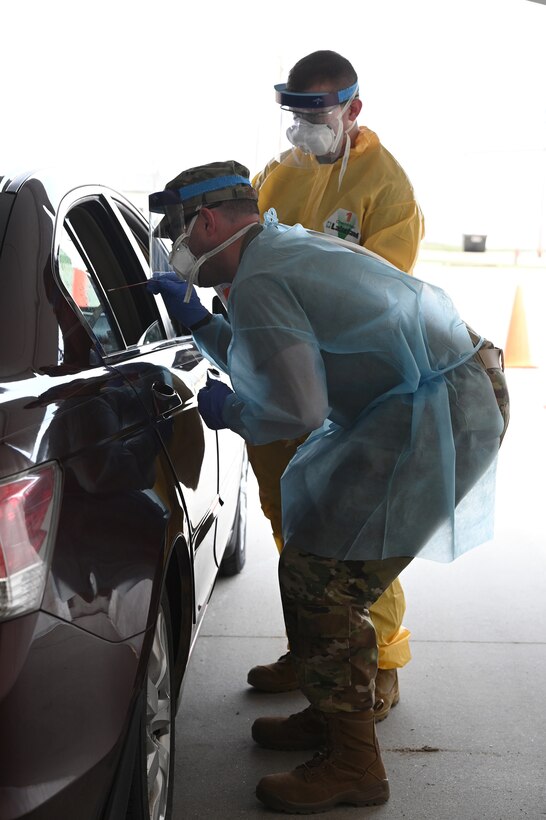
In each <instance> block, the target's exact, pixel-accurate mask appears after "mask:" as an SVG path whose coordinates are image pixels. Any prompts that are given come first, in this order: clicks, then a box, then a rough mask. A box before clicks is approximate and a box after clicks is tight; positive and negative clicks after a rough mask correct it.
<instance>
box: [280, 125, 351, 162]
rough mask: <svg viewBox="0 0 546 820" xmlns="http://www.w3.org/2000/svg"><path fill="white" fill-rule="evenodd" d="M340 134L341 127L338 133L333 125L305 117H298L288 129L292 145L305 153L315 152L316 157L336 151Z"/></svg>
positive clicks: (287, 134)
mask: <svg viewBox="0 0 546 820" xmlns="http://www.w3.org/2000/svg"><path fill="white" fill-rule="evenodd" d="M340 135H341V128H339V129H338V133H337V134H336V132H335V131H334V129H333V128H332V126H331V125H327V124H326V123H313V122H308V121H307V120H303V119H297V120H296V121H295V123H294V125H291V126H290V128H288V129H287V131H286V136H287V137H288V139H289V141H290V142H291V143H292V145H294V146H295V147H296V148H299V149H300V150H301V151H303V153H304V154H313V155H314V156H316V157H323V156H325V155H326V154H331V153H332V151H335V150H336V148H337V146H338V145H339V136H340Z"/></svg>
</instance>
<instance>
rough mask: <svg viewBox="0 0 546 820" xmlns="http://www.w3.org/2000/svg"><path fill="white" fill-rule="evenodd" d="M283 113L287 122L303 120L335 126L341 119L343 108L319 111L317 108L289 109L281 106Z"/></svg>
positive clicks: (337, 107)
mask: <svg viewBox="0 0 546 820" xmlns="http://www.w3.org/2000/svg"><path fill="white" fill-rule="evenodd" d="M281 111H282V112H284V118H285V121H287V122H288V121H290V122H293V121H294V120H297V119H301V120H305V121H306V122H310V123H312V124H314V125H333V124H336V123H337V122H338V121H339V119H340V115H341V106H340V105H334V106H332V107H331V108H322V109H321V110H320V111H317V109H316V108H288V107H287V106H281Z"/></svg>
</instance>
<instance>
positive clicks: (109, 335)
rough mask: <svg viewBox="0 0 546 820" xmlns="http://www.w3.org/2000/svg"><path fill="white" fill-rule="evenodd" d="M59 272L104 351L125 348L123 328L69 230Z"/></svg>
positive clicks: (61, 249)
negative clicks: (120, 327)
mask: <svg viewBox="0 0 546 820" xmlns="http://www.w3.org/2000/svg"><path fill="white" fill-rule="evenodd" d="M59 274H60V277H61V281H62V283H63V285H64V286H65V288H66V290H67V291H68V293H69V294H71V296H72V298H73V300H74V302H75V303H76V305H77V306H78V307H79V309H80V311H81V313H82V315H83V317H84V319H85V321H86V322H87V324H88V326H89V328H90V330H91V331H92V332H93V334H94V335H95V337H96V338H97V340H98V341H99V343H100V346H101V348H102V350H103V352H104V353H106V354H108V353H114V352H116V351H117V350H121V349H122V348H123V347H124V344H123V338H122V336H121V331H120V329H119V327H118V326H117V323H116V320H115V319H114V316H113V314H112V312H111V310H110V307H109V305H108V303H107V302H106V300H105V299H104V298H103V297H102V294H101V293H100V291H99V288H98V286H97V283H96V282H95V281H93V277H92V275H91V273H90V271H89V270H88V268H87V263H86V262H85V261H84V259H83V258H82V255H81V254H80V252H79V250H78V248H77V247H76V245H75V244H74V242H73V241H72V238H71V237H70V234H69V233H68V231H67V230H64V231H63V235H62V239H61V246H60V250H59Z"/></svg>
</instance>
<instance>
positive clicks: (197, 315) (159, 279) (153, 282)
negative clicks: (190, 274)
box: [146, 271, 211, 330]
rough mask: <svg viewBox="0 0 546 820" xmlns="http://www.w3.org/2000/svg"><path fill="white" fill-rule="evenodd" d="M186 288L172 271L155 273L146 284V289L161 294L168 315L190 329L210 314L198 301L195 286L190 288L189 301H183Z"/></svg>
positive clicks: (184, 283) (185, 284)
mask: <svg viewBox="0 0 546 820" xmlns="http://www.w3.org/2000/svg"><path fill="white" fill-rule="evenodd" d="M187 289H188V285H187V283H186V282H183V281H182V280H181V279H180V278H179V277H178V276H177V275H176V273H175V272H174V271H167V273H161V274H157V273H155V274H154V278H153V279H150V281H149V282H148V284H147V285H146V290H148V291H149V292H150V293H160V294H161V296H162V297H163V301H164V302H165V307H166V308H167V311H168V313H169V316H171V317H172V318H173V319H177V320H178V321H179V322H180V324H182V325H184V327H189V328H190V330H191V328H192V327H193V325H195V324H197V322H200V321H201V319H204V318H205V317H207V316H210V315H211V314H210V313H209V311H208V310H207V309H206V308H205V307H203V305H202V304H201V302H200V301H199V297H198V295H197V294H196V292H195V288H192V292H191V296H190V301H189V302H184V296H185V295H186V291H187Z"/></svg>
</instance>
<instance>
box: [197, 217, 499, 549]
mask: <svg viewBox="0 0 546 820" xmlns="http://www.w3.org/2000/svg"><path fill="white" fill-rule="evenodd" d="M228 313H229V320H230V321H229V323H227V322H225V320H224V319H222V318H221V317H218V316H216V317H214V319H213V320H212V321H211V322H210V323H209V324H208V325H207V326H205V327H204V328H201V329H200V330H199V331H197V332H196V334H195V338H196V342H197V343H198V345H199V346H200V348H201V350H202V351H203V353H204V354H205V355H206V356H208V357H209V358H211V359H212V360H213V361H215V363H216V364H217V365H218V366H220V367H221V368H222V369H224V370H225V371H226V372H227V373H229V376H230V378H231V381H232V385H233V388H234V391H235V393H234V395H233V396H231V397H229V398H228V399H227V401H226V404H225V405H224V411H223V416H224V420H225V421H226V423H227V425H228V427H230V428H231V429H233V430H235V431H236V432H238V433H239V434H240V435H241V436H243V438H245V439H246V440H247V441H249V442H251V443H254V444H265V443H267V442H270V441H276V440H278V439H295V438H297V437H299V436H301V435H303V434H306V433H309V432H310V431H313V430H314V431H315V432H314V433H313V434H312V435H311V436H309V438H308V439H307V440H306V441H305V443H304V444H303V445H302V446H301V447H300V448H299V449H298V451H297V452H296V455H295V457H294V458H293V459H292V461H291V462H290V464H289V465H288V467H287V469H286V471H285V473H284V475H283V477H282V484H281V486H282V498H283V511H282V518H283V535H284V540H285V545H286V546H289V545H290V544H294V545H295V546H297V547H298V548H299V549H302V550H306V551H308V552H311V553H314V554H316V555H322V556H326V557H332V558H337V559H339V560H355V559H358V560H367V559H381V558H390V557H394V556H402V555H404V556H416V555H418V554H419V555H420V556H421V557H429V558H434V559H435V560H439V561H450V560H453V558H455V557H457V556H458V555H460V554H461V553H462V552H465V551H466V550H468V549H470V548H471V547H474V546H477V545H478V544H479V543H482V542H483V541H485V540H487V539H488V538H490V537H491V536H492V522H493V512H494V509H493V501H494V481H495V465H496V456H497V453H498V448H499V436H500V432H501V429H502V418H501V415H500V412H499V410H498V407H497V404H496V400H495V396H494V393H493V389H492V386H491V382H490V381H489V378H488V377H487V375H486V373H485V372H484V370H483V368H482V367H481V365H480V364H479V363H478V362H477V361H476V360H475V358H474V348H473V346H472V342H471V340H470V338H469V335H468V332H467V330H466V326H465V324H464V322H463V321H462V320H461V318H460V316H459V314H458V313H457V311H456V310H455V308H454V306H453V304H452V302H451V300H450V298H449V297H448V296H447V294H446V293H445V292H444V291H443V290H441V289H440V288H437V287H433V286H431V285H429V284H427V283H425V282H422V281H420V280H419V279H416V278H415V277H412V276H409V275H407V274H405V273H402V272H400V271H398V270H397V269H395V268H393V267H392V266H391V265H389V264H388V263H386V262H383V261H382V260H380V259H376V258H373V257H368V256H363V255H360V254H358V253H355V252H354V251H352V250H350V248H345V247H340V246H339V245H337V244H333V243H331V242H329V240H328V239H326V238H321V237H319V236H317V235H313V236H311V235H309V234H308V233H307V231H306V230H305V229H304V228H302V227H301V226H300V225H295V226H293V227H290V228H289V227H287V226H284V225H278V224H276V223H275V222H273V223H272V224H269V225H266V226H265V228H264V230H263V231H262V232H261V233H260V234H259V235H258V236H257V237H256V238H254V239H253V240H252V241H251V242H250V244H249V245H248V247H247V248H246V250H245V252H244V254H243V257H242V259H241V263H240V266H239V269H238V271H237V274H236V277H235V279H234V282H233V286H232V288H231V292H230V296H229V301H228Z"/></svg>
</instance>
